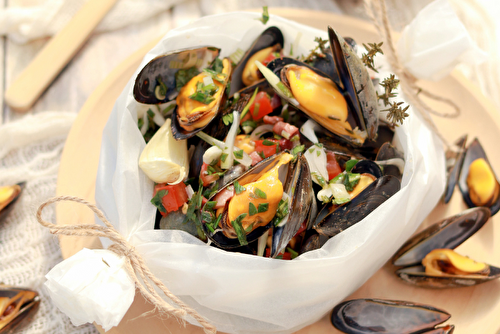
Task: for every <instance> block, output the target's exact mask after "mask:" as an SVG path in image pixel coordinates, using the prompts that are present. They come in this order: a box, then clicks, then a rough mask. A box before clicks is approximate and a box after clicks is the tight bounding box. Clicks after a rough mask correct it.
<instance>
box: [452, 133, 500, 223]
mask: <svg viewBox="0 0 500 334" xmlns="http://www.w3.org/2000/svg"><path fill="white" fill-rule="evenodd" d="M480 158H483V159H484V160H486V162H487V163H488V164H489V165H490V168H491V164H490V163H489V161H488V158H487V157H486V153H485V152H484V149H483V147H482V146H481V144H480V143H479V140H478V139H477V138H475V139H474V140H473V141H472V143H471V144H470V145H469V147H468V148H467V151H466V153H465V157H464V162H463V164H462V171H461V172H460V177H459V180H458V186H459V188H460V192H461V193H462V197H463V199H464V201H465V203H467V205H468V206H469V207H470V208H472V207H476V206H477V205H476V204H474V202H472V200H471V198H470V192H469V186H468V185H467V176H468V175H469V167H470V165H471V164H472V162H473V161H475V160H476V159H480ZM495 179H496V180H497V181H496V182H497V190H496V199H495V200H493V201H492V203H491V204H490V205H488V207H489V209H490V210H491V215H492V216H493V215H495V214H496V213H497V212H498V210H500V194H498V192H500V189H499V187H500V185H499V183H498V178H497V177H496V176H495Z"/></svg>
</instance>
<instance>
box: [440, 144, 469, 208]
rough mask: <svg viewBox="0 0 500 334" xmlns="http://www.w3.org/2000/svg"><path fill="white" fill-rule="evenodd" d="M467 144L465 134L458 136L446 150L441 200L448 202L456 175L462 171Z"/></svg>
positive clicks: (456, 181)
mask: <svg viewBox="0 0 500 334" xmlns="http://www.w3.org/2000/svg"><path fill="white" fill-rule="evenodd" d="M466 144H467V135H464V136H462V137H460V138H459V139H458V140H457V141H456V142H455V143H454V145H453V146H452V147H451V148H449V149H448V150H446V172H447V175H448V177H447V179H446V188H445V191H444V194H443V202H444V203H448V202H449V201H450V199H451V196H452V195H453V192H454V190H455V186H456V185H457V183H458V177H459V176H460V172H461V171H462V164H463V161H464V156H465V151H466V150H465V145H466Z"/></svg>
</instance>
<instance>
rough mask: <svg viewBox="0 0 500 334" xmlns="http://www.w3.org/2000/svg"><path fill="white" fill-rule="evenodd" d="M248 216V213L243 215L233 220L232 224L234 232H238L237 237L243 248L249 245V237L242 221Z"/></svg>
mask: <svg viewBox="0 0 500 334" xmlns="http://www.w3.org/2000/svg"><path fill="white" fill-rule="evenodd" d="M246 216H247V214H246V213H242V214H241V215H239V216H238V217H236V219H235V220H233V221H232V222H231V225H233V228H234V231H235V232H236V235H237V236H238V241H239V242H240V245H241V246H245V245H248V241H247V235H246V232H245V229H244V228H243V225H242V224H241V221H242V220H243V218H245V217H246Z"/></svg>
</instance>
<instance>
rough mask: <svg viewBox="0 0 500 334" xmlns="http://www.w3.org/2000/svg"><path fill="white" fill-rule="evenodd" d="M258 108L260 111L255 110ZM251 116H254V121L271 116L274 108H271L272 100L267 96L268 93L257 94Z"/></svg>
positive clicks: (251, 108)
mask: <svg viewBox="0 0 500 334" xmlns="http://www.w3.org/2000/svg"><path fill="white" fill-rule="evenodd" d="M257 105H258V106H259V107H258V110H256V111H255V113H254V110H255V109H256V108H257V107H256V106H257ZM249 110H250V115H252V117H253V119H254V120H258V119H261V118H262V117H264V116H265V115H267V114H270V113H271V112H273V108H272V107H271V99H269V96H267V93H266V92H260V93H257V95H256V96H255V100H254V101H253V104H252V105H251V106H250V109H249Z"/></svg>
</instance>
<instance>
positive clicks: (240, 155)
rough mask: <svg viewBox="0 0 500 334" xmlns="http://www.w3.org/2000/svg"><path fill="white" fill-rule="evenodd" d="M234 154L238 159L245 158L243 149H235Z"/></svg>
mask: <svg viewBox="0 0 500 334" xmlns="http://www.w3.org/2000/svg"><path fill="white" fill-rule="evenodd" d="M233 155H234V157H235V158H236V159H243V150H239V151H234V152H233Z"/></svg>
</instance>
